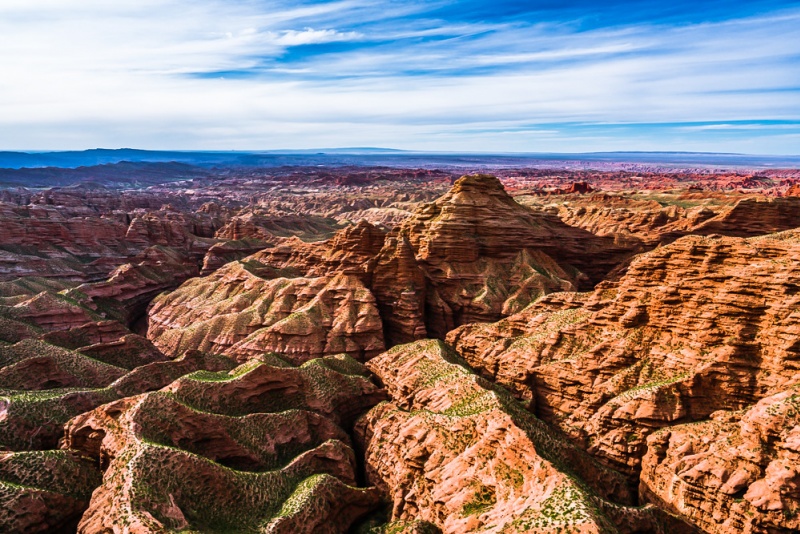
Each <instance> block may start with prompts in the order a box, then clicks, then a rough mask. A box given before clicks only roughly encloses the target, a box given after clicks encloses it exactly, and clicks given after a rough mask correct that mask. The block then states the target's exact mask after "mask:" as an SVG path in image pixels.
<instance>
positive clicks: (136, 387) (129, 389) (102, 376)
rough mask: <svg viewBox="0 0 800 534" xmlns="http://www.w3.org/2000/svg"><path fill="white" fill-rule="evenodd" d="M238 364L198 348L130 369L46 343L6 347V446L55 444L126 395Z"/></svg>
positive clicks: (1, 429) (0, 383) (0, 361)
mask: <svg viewBox="0 0 800 534" xmlns="http://www.w3.org/2000/svg"><path fill="white" fill-rule="evenodd" d="M162 358H163V357H162ZM232 366H233V362H231V361H230V360H227V359H221V358H216V357H211V356H205V355H203V354H202V353H198V352H196V351H195V352H189V353H187V354H185V355H183V356H182V357H181V358H179V359H177V360H174V361H166V359H165V358H164V359H163V361H154V362H151V363H147V362H146V360H145V361H143V362H142V364H141V365H139V366H138V367H136V368H135V369H134V370H132V371H127V370H126V369H124V368H122V367H118V366H116V365H112V364H109V363H106V362H103V361H99V360H95V359H94V358H90V357H88V356H86V355H85V354H82V353H80V352H77V351H71V350H66V349H63V348H60V347H56V346H53V345H50V344H48V343H45V342H42V341H34V340H25V341H21V342H19V343H17V344H15V345H11V346H8V347H4V346H0V406H2V414H3V417H2V419H0V449H4V450H13V451H24V450H43V449H51V448H55V446H56V444H57V442H58V440H59V438H60V437H61V433H62V427H63V425H64V423H65V422H66V421H67V420H69V419H70V418H71V417H74V416H76V415H78V414H80V413H83V412H86V411H89V410H92V409H94V408H95V407H97V406H100V405H101V404H104V403H107V402H111V401H114V400H116V399H119V398H122V397H127V396H130V395H136V394H138V393H143V392H145V391H152V390H155V389H160V388H162V387H164V386H166V385H167V384H169V383H171V382H172V381H174V380H175V379H177V378H178V377H180V376H182V375H185V374H187V373H191V372H194V371H197V370H201V369H206V370H212V371H218V370H222V369H230V368H231V367H232Z"/></svg>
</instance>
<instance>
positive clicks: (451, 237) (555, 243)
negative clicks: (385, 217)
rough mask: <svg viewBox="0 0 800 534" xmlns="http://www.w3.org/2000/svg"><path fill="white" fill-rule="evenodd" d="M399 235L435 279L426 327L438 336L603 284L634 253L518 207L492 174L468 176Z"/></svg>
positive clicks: (420, 212)
mask: <svg viewBox="0 0 800 534" xmlns="http://www.w3.org/2000/svg"><path fill="white" fill-rule="evenodd" d="M399 234H400V235H401V236H402V237H404V238H405V239H407V240H408V242H409V243H410V245H411V247H412V248H413V249H414V251H415V254H416V257H417V259H418V261H419V263H420V266H421V268H422V269H423V270H424V271H425V273H426V275H427V276H428V278H429V279H430V286H431V287H430V288H429V291H428V292H427V294H426V295H425V309H426V325H427V329H428V333H429V334H430V335H433V336H436V337H444V335H445V334H446V333H447V332H448V331H449V330H451V329H452V328H454V327H456V326H459V325H461V324H465V323H470V322H486V321H496V320H498V319H500V318H501V317H503V316H504V315H508V314H510V313H514V312H516V311H519V310H521V309H522V308H524V307H525V306H526V305H527V304H529V303H530V302H532V301H533V300H536V298H538V297H539V296H541V295H543V294H546V293H551V292H554V291H565V290H576V289H577V288H578V286H579V285H581V284H584V283H586V282H588V281H589V280H590V279H591V280H594V281H597V280H598V279H599V277H600V276H602V275H603V274H605V273H607V272H608V271H609V270H611V268H613V267H614V266H616V264H617V263H619V262H620V261H621V260H622V259H623V258H624V257H625V256H626V255H627V254H629V253H630V249H625V248H624V247H619V246H617V245H616V244H615V243H614V241H613V239H610V238H602V237H597V236H595V235H593V234H590V233H589V232H586V231H584V230H581V229H577V228H572V227H569V226H567V225H565V224H564V223H562V222H561V221H560V220H559V219H558V218H557V217H555V216H552V215H549V214H547V213H544V212H533V211H531V210H529V209H527V208H525V207H523V206H520V205H519V204H517V203H516V202H515V201H514V199H513V198H511V197H510V196H509V195H508V194H507V193H506V192H505V190H504V189H503V186H502V184H501V183H500V181H499V180H498V179H497V178H495V177H493V176H488V175H471V176H464V177H462V178H461V179H459V180H458V181H456V183H455V184H454V186H453V188H452V189H451V190H450V192H449V193H447V194H446V195H445V196H443V197H442V198H440V199H439V200H437V201H436V202H434V203H432V204H427V205H425V206H424V207H422V208H420V209H419V210H418V211H417V213H416V214H415V216H414V218H412V219H409V220H408V221H406V222H405V223H403V225H402V226H401V227H400V229H399ZM589 258H591V260H589ZM581 271H583V272H584V273H586V274H587V275H589V278H587V277H586V276H585V275H584V274H582V273H581Z"/></svg>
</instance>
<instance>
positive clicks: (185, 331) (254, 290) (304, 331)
mask: <svg viewBox="0 0 800 534" xmlns="http://www.w3.org/2000/svg"><path fill="white" fill-rule="evenodd" d="M259 259H260V257H259V255H256V256H253V257H251V258H248V259H245V260H243V261H240V262H234V263H231V264H229V265H227V266H225V267H223V268H222V269H220V270H219V271H217V272H216V273H215V274H213V275H211V276H208V277H205V278H195V279H192V280H190V281H188V282H186V283H185V284H184V285H183V286H181V287H180V288H179V289H178V290H176V291H174V292H172V293H169V294H167V295H163V296H161V297H159V298H157V299H156V300H155V301H154V303H153V306H152V309H151V311H150V315H149V321H150V326H149V329H148V337H149V339H150V340H152V341H153V343H154V344H155V345H156V346H157V347H159V348H160V349H161V350H163V351H164V352H166V353H168V354H180V353H181V352H183V351H185V350H187V349H199V350H203V351H209V352H214V353H225V354H229V355H231V356H233V357H236V358H238V359H239V360H240V361H245V360H247V359H248V358H249V357H251V356H256V355H260V354H264V353H270V352H274V353H278V354H281V355H283V356H284V357H286V358H289V359H290V360H292V361H293V362H295V363H302V362H303V361H306V360H309V359H311V358H314V357H318V356H322V355H330V354H337V353H341V352H345V353H348V354H350V355H351V356H353V357H355V358H357V359H361V360H364V359H367V358H369V357H372V356H374V355H375V354H378V353H379V352H381V350H383V348H384V345H383V331H382V325H381V320H380V316H379V314H378V309H377V307H376V305H375V298H374V297H373V296H372V294H371V293H370V292H369V290H367V289H366V288H365V287H364V285H363V284H362V283H361V281H360V279H359V278H358V277H357V276H355V275H347V274H338V275H335V276H332V277H316V278H311V277H291V278H285V277H283V276H281V273H280V272H279V271H276V269H274V268H273V267H270V266H269V265H266V264H264V263H261V262H260V261H259Z"/></svg>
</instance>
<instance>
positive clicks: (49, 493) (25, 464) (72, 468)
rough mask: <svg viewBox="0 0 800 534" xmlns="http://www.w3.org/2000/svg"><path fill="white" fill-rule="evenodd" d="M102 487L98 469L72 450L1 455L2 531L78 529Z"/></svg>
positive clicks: (60, 530)
mask: <svg viewBox="0 0 800 534" xmlns="http://www.w3.org/2000/svg"><path fill="white" fill-rule="evenodd" d="M98 485H100V471H99V470H98V469H97V467H96V466H94V465H92V463H91V462H90V461H89V460H88V459H86V458H83V457H81V456H80V455H78V454H75V453H74V452H71V451H46V452H41V451H36V452H16V453H9V452H5V453H0V502H2V503H3V506H2V507H0V530H2V531H3V532H24V533H35V532H43V533H44V532H67V531H69V530H73V531H74V529H75V526H76V525H77V523H78V520H79V519H80V517H81V514H82V513H83V511H84V510H85V509H86V507H87V506H88V504H89V498H90V497H91V495H92V491H93V490H94V488H96V487H97V486H98Z"/></svg>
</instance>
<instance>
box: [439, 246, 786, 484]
mask: <svg viewBox="0 0 800 534" xmlns="http://www.w3.org/2000/svg"><path fill="white" fill-rule="evenodd" d="M798 253H800V240H798V237H797V234H795V233H788V234H778V235H776V236H772V237H766V238H756V239H751V240H741V239H736V238H703V237H685V238H682V239H680V240H678V241H676V242H675V243H673V244H672V245H669V246H666V247H662V248H659V249H656V250H654V251H652V252H650V253H647V254H643V255H641V256H638V257H637V258H636V259H635V260H634V261H633V262H632V263H631V265H630V267H629V268H628V272H627V274H626V275H625V276H624V277H623V278H622V279H621V280H620V281H619V282H617V283H615V284H602V285H601V286H599V287H598V289H597V290H596V291H595V292H594V293H593V294H591V296H590V297H589V298H588V300H587V301H586V302H585V304H582V305H581V303H580V302H576V303H575V304H573V305H571V306H569V307H567V308H566V309H563V308H561V309H558V307H556V308H555V309H554V308H553V307H552V306H551V304H550V302H548V301H547V300H545V301H543V302H541V303H538V304H536V305H534V306H532V307H530V308H529V309H527V310H525V311H524V312H523V313H522V314H520V315H519V316H517V317H513V318H509V319H507V320H505V321H501V322H499V323H497V324H496V325H491V326H481V325H470V326H466V327H463V328H461V329H458V330H456V331H454V332H452V333H451V334H450V335H449V336H448V340H449V341H451V342H452V343H453V344H454V345H455V346H456V348H457V349H458V350H459V352H460V353H461V354H462V355H463V356H464V357H465V358H466V359H467V361H468V362H469V363H470V364H471V365H473V366H474V367H475V368H477V369H479V370H480V372H482V373H484V374H486V375H487V376H491V377H494V378H496V379H497V380H498V381H500V382H501V383H503V384H505V385H507V386H509V387H511V388H512V389H513V390H514V391H515V392H516V394H517V395H518V396H520V397H521V398H525V399H529V400H530V402H532V403H533V404H534V405H535V413H536V414H537V415H539V416H540V417H542V418H543V419H545V420H547V421H549V422H551V423H553V424H555V425H558V426H559V427H560V428H561V429H562V430H563V431H565V432H567V433H569V434H570V435H572V436H573V437H574V438H575V439H577V440H579V442H581V443H583V444H584V446H585V447H586V448H587V450H589V451H590V452H592V453H593V454H596V455H597V456H598V457H600V458H602V459H604V460H605V461H606V462H608V463H609V464H610V465H613V466H614V467H616V468H618V469H620V470H622V471H625V472H629V473H631V474H635V473H636V472H637V469H638V465H639V460H640V458H641V456H642V455H643V454H644V452H645V441H646V437H647V436H648V435H649V434H650V433H652V432H653V431H654V430H655V429H657V428H660V427H663V426H668V425H671V424H675V423H679V422H685V421H696V420H702V419H704V418H707V417H708V416H709V415H710V414H711V413H712V412H714V411H716V410H720V409H729V410H736V409H741V408H744V407H746V406H748V405H749V404H752V403H753V402H756V401H757V400H758V399H760V398H762V397H763V396H765V395H767V394H769V393H770V392H771V391H776V388H780V387H782V386H784V385H785V384H786V382H787V380H789V379H790V378H791V376H792V375H793V374H794V373H795V372H796V371H797V365H796V363H795V362H796V349H795V345H796V344H797V343H798V339H797V336H798V335H799V334H800V331H798V330H797V328H796V327H795V326H794V320H793V317H794V314H795V312H794V308H793V304H792V303H793V302H794V300H796V298H795V296H794V293H795V291H794V289H793V288H795V287H798V286H800V270H798V269H795V268H794V267H793V266H794V265H795V262H796V259H795V258H796V257H797V255H798Z"/></svg>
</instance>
